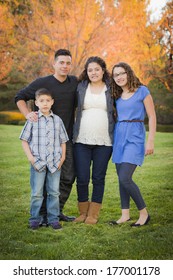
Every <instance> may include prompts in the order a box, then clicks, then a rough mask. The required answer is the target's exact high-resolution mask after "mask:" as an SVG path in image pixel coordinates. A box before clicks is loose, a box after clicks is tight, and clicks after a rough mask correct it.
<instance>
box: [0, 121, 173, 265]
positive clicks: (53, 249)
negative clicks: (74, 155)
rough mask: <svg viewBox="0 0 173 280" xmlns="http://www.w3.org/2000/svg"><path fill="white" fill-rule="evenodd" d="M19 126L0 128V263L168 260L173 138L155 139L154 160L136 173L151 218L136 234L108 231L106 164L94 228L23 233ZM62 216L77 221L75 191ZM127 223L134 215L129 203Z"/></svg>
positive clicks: (112, 184)
mask: <svg viewBox="0 0 173 280" xmlns="http://www.w3.org/2000/svg"><path fill="white" fill-rule="evenodd" d="M21 129H22V127H21V126H12V125H9V126H8V125H1V126H0V132H1V138H0V139H1V140H0V141H1V143H0V157H1V175H0V178H1V198H0V199H1V204H0V205H1V206H0V211H1V213H0V240H1V244H0V259H4V260H8V259H9V260H22V259H23V260H36V259H38V260H43V259H45V260H95V259H97V260H104V259H105V260H121V259H124V260H129V259H131V260H164V259H173V245H172V244H173V134H172V133H159V132H157V134H156V141H155V154H154V155H153V156H150V157H146V159H145V162H144V165H143V166H142V167H141V168H140V167H138V168H137V171H136V173H135V175H134V180H135V181H136V182H137V184H138V185H139V187H140V189H141V191H142V194H143V196H144V198H145V201H146V203H147V207H148V210H149V212H150V215H151V222H150V223H149V224H148V225H147V226H144V227H141V228H131V227H130V226H129V224H124V225H122V226H115V227H111V226H109V225H108V224H107V221H109V220H111V219H117V218H118V217H119V215H120V213H121V210H120V199H119V191H118V182H117V176H116V174H115V167H114V165H113V164H112V163H111V161H110V163H109V168H108V171H107V177H106V186H105V195H104V201H103V207H102V209H101V213H100V219H99V222H98V223H97V224H96V225H85V224H73V223H63V224H62V225H63V230H62V231H54V230H53V229H51V228H40V229H39V230H37V231H32V230H30V229H28V227H27V226H28V218H29V206H30V205H29V204H30V185H29V164H28V162H27V159H26V157H25V155H24V153H23V150H22V148H21V142H20V140H19V139H18V137H19V134H20V131H21ZM64 212H65V213H66V214H70V215H77V213H78V210H77V196H76V188H75V185H74V187H73V190H72V193H71V196H70V198H69V200H68V202H67V204H66V206H65V209H64ZM131 218H132V222H133V221H136V219H137V218H138V211H137V209H136V207H135V205H134V203H133V202H132V203H131Z"/></svg>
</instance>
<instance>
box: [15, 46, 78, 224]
mask: <svg viewBox="0 0 173 280" xmlns="http://www.w3.org/2000/svg"><path fill="white" fill-rule="evenodd" d="M71 63H72V56H71V53H70V51H69V50H66V49H59V50H57V51H56V52H55V56H54V63H53V67H54V74H53V75H49V76H45V77H41V78H38V79H36V80H35V81H33V82H32V83H31V84H29V85H28V86H26V87H25V88H23V89H22V90H20V91H19V92H18V93H17V94H16V96H15V102H16V104H17V106H18V108H19V110H20V112H21V113H22V114H23V115H24V116H25V117H26V119H28V120H30V121H37V118H38V117H37V111H32V112H30V111H29V109H28V106H27V103H26V102H27V101H29V100H32V99H33V100H34V99H35V92H36V91H37V90H38V89H40V88H46V89H47V90H49V91H50V92H51V93H52V95H53V98H54V104H53V106H52V111H53V113H54V114H56V115H58V116H59V117H60V118H61V119H62V120H63V123H64V126H65V128H66V131H67V134H68V137H69V141H68V142H67V146H66V160H65V162H64V164H63V166H62V169H61V178H60V217H59V219H60V221H66V222H68V221H72V220H74V218H75V217H68V216H65V215H64V214H63V212H62V210H63V207H64V205H65V203H66V201H67V199H68V197H69V195H70V192H71V189H72V185H73V183H74V180H75V173H74V162H73V144H72V131H73V122H74V111H75V104H76V88H77V84H78V82H77V78H76V77H75V76H72V75H69V73H70V70H71ZM45 201H46V192H45V195H44V201H43V205H42V210H41V214H42V215H43V217H44V219H43V225H44V224H45V222H46V221H45V219H46V216H45V215H46V202H45Z"/></svg>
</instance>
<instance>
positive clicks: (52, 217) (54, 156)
mask: <svg viewBox="0 0 173 280" xmlns="http://www.w3.org/2000/svg"><path fill="white" fill-rule="evenodd" d="M35 99H36V100H35V104H36V106H37V107H38V108H39V111H38V121H37V122H31V121H29V120H27V122H26V124H25V126H24V128H23V130H22V132H21V135H20V139H21V140H22V146H23V149H24V152H25V154H26V156H27V158H28V160H29V162H30V163H31V172H30V184H31V206H30V214H31V217H30V219H29V224H30V228H32V229H37V228H38V227H39V223H40V222H41V216H40V214H39V212H40V208H41V205H42V201H43V187H44V183H46V189H47V194H48V196H47V212H48V213H47V214H48V224H49V225H51V226H52V228H53V229H61V225H60V223H59V181H60V172H61V166H62V164H63V162H64V160H65V154H66V142H67V141H68V136H67V133H66V130H65V127H64V124H63V122H62V120H61V119H60V118H59V117H58V116H57V115H55V114H53V113H52V111H51V107H52V105H53V103H54V100H53V98H52V95H51V93H50V92H49V91H48V90H47V89H45V88H41V89H39V90H37V91H36V93H35Z"/></svg>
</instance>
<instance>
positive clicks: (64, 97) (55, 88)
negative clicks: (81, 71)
mask: <svg viewBox="0 0 173 280" xmlns="http://www.w3.org/2000/svg"><path fill="white" fill-rule="evenodd" d="M77 84H78V81H77V78H76V77H75V76H71V75H70V76H67V79H66V80H65V81H64V82H60V81H59V80H57V79H56V78H55V77H54V76H53V75H49V76H46V77H41V78H38V79H36V80H35V81H33V82H32V83H31V84H29V85H28V86H26V87H25V88H23V89H21V90H20V91H19V92H18V93H17V94H16V96H15V102H18V101H19V100H24V101H25V102H27V101H29V100H32V99H33V100H34V99H35V92H36V91H37V90H38V89H40V88H46V89H47V90H48V91H50V92H51V93H52V95H53V98H54V104H53V106H52V111H53V113H54V114H56V115H58V116H59V117H60V118H61V119H62V121H63V123H64V125H65V128H66V130H67V133H68V136H69V139H70V140H71V139H72V131H73V123H74V112H75V107H76V103H77V101H76V89H77ZM35 109H36V110H38V108H37V107H36V106H35Z"/></svg>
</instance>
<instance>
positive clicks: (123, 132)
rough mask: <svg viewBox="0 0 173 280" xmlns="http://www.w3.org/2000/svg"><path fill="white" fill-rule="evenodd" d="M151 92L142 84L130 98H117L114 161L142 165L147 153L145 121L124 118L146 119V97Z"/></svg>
mask: <svg viewBox="0 0 173 280" xmlns="http://www.w3.org/2000/svg"><path fill="white" fill-rule="evenodd" d="M149 94H150V92H149V90H148V88H147V87H145V86H140V87H139V88H138V89H137V90H136V92H135V93H134V94H133V95H132V96H131V97H130V98H129V99H122V98H121V97H120V98H119V99H117V100H116V109H117V114H118V119H117V123H116V125H115V130H114V144H113V155H112V161H113V162H114V163H122V162H128V163H132V164H136V165H142V163H143V161H144V155H145V125H144V123H143V122H122V121H123V120H144V118H145V116H146V110H145V106H144V103H143V101H144V99H145V97H146V96H147V95H149Z"/></svg>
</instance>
